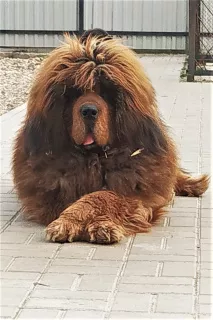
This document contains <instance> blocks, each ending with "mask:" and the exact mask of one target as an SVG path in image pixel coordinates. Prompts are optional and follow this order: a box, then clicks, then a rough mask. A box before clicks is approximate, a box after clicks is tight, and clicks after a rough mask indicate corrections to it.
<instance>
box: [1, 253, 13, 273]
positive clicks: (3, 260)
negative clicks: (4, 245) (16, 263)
mask: <svg viewBox="0 0 213 320" xmlns="http://www.w3.org/2000/svg"><path fill="white" fill-rule="evenodd" d="M12 261H13V258H11V257H4V256H2V257H1V265H0V267H1V271H3V270H5V269H6V268H7V266H8V265H9V264H10V263H11V262H12Z"/></svg>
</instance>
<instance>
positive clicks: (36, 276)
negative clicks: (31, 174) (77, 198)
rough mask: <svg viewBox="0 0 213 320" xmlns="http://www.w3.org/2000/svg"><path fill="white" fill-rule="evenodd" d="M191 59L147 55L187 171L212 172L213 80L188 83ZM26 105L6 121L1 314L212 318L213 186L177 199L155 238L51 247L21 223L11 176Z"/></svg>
mask: <svg viewBox="0 0 213 320" xmlns="http://www.w3.org/2000/svg"><path fill="white" fill-rule="evenodd" d="M183 60H184V56H161V57H160V56H159V57H157V56H146V57H144V58H142V61H143V63H144V65H145V68H146V69H147V71H148V72H149V75H150V77H151V79H152V81H153V83H154V85H155V87H156V90H157V93H158V101H159V105H160V109H161V112H162V115H163V117H164V118H165V120H166V121H167V123H168V124H169V125H170V126H171V127H172V129H171V132H172V134H173V135H174V136H175V139H176V141H177V143H178V146H179V150H180V155H181V158H182V165H183V166H184V167H185V168H186V169H188V170H190V171H192V172H193V173H194V174H197V173H200V172H207V173H210V102H211V101H210V86H211V85H210V84H209V83H205V84H202V83H180V82H179V74H180V69H181V68H182V63H183ZM23 115H24V107H23V106H22V107H20V108H17V109H14V110H13V111H11V112H9V113H7V114H5V115H3V116H2V117H1V125H2V130H1V134H2V140H1V147H2V153H1V154H2V156H1V177H2V178H1V228H2V235H1V254H2V257H1V270H2V272H1V286H2V290H1V293H2V295H1V304H2V307H1V317H2V318H18V319H19V318H28V319H33V318H34V319H38V318H43V319H47V318H50V319H53V318H57V319H61V318H65V319H68V318H72V319H75V318H78V319H79V318H82V319H87V318H90V319H91V318H97V319H101V318H104V317H105V318H109V319H116V318H128V319H133V318H140V319H144V318H153V319H155V318H163V319H174V318H179V319H193V318H194V319H199V318H201V319H202V318H210V312H211V311H210V309H211V290H210V284H211V282H210V269H211V265H210V260H211V251H210V243H211V241H212V239H211V236H210V231H211V227H212V211H213V205H212V204H211V201H210V200H211V195H212V194H211V193H210V190H209V191H208V192H207V193H206V195H205V196H204V197H203V198H202V199H195V198H176V200H175V204H174V206H173V208H171V210H170V212H169V214H168V215H166V216H165V218H164V219H163V220H162V221H161V223H160V225H159V226H157V227H155V228H153V231H152V232H151V233H150V234H148V235H147V234H145V235H144V234H141V235H137V236H136V237H135V238H129V239H126V240H125V241H123V242H122V243H120V244H118V245H113V246H96V245H91V244H81V243H78V244H77V243H73V244H62V245H61V244H54V243H45V242H44V231H43V228H42V227H39V226H36V225H33V224H30V223H26V222H23V221H22V219H21V216H20V215H19V207H20V206H19V204H18V202H17V198H16V195H15V193H14V190H13V184H12V178H11V174H10V172H9V171H10V158H11V143H12V139H13V136H14V133H15V131H16V130H17V128H18V127H19V125H20V122H21V120H22V118H23Z"/></svg>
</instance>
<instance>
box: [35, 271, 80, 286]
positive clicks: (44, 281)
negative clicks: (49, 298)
mask: <svg viewBox="0 0 213 320" xmlns="http://www.w3.org/2000/svg"><path fill="white" fill-rule="evenodd" d="M77 277H78V275H77V274H69V275H67V273H60V275H59V274H58V273H44V274H43V275H42V276H41V278H40V280H39V281H38V286H39V285H41V286H45V287H49V288H58V289H71V287H72V284H73V282H74V281H75V280H76V279H77Z"/></svg>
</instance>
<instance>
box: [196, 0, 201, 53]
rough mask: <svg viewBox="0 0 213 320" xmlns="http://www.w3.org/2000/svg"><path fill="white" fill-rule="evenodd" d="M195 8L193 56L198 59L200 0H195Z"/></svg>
mask: <svg viewBox="0 0 213 320" xmlns="http://www.w3.org/2000/svg"><path fill="white" fill-rule="evenodd" d="M196 2H197V9H196V28H195V58H196V59H198V58H199V55H200V18H201V17H200V2H201V0H197V1H196Z"/></svg>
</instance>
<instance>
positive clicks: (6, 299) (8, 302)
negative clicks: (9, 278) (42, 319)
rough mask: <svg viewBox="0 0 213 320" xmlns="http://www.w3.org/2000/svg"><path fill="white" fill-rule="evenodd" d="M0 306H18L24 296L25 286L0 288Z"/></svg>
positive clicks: (25, 292)
mask: <svg viewBox="0 0 213 320" xmlns="http://www.w3.org/2000/svg"><path fill="white" fill-rule="evenodd" d="M2 292H3V294H2V296H1V301H0V303H1V306H4V307H8V306H9V307H18V306H19V305H20V303H21V302H22V300H23V299H24V297H25V296H26V294H27V292H28V289H27V288H4V289H3V290H2Z"/></svg>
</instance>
